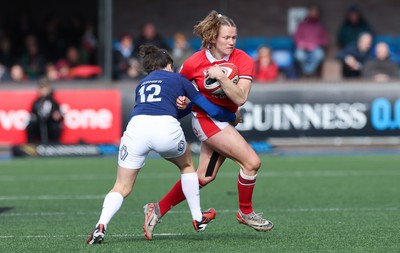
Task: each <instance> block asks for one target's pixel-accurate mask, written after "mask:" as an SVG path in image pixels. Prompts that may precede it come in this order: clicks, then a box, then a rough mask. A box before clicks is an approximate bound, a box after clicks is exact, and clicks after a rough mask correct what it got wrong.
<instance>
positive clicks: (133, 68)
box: [0, 5, 400, 83]
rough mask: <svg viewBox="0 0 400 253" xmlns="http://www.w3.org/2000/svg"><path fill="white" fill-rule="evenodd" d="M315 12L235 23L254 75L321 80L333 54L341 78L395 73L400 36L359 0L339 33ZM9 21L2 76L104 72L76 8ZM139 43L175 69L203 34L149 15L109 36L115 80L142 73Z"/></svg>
mask: <svg viewBox="0 0 400 253" xmlns="http://www.w3.org/2000/svg"><path fill="white" fill-rule="evenodd" d="M320 15H323V14H320V11H319V7H318V6H317V5H310V6H308V13H307V15H306V17H305V18H304V20H303V21H301V22H300V23H299V25H298V29H297V30H296V31H295V33H294V34H293V35H276V36H270V37H266V36H246V37H241V36H240V27H239V30H238V32H239V34H238V39H237V43H236V47H237V48H239V49H242V50H244V51H245V52H247V53H248V54H249V55H250V56H251V57H253V58H254V61H255V63H256V70H257V72H256V73H254V80H255V81H257V82H263V83H268V82H272V81H276V80H278V79H280V80H287V79H292V80H293V79H304V78H309V77H313V78H316V79H319V80H324V76H323V73H322V72H323V71H322V70H323V69H324V66H325V65H326V66H328V65H329V64H326V63H327V62H332V61H334V62H335V63H336V64H337V65H340V67H339V68H336V69H328V70H327V71H328V72H332V71H338V69H339V73H337V74H336V76H338V77H339V78H344V79H346V78H356V79H361V78H364V79H370V80H373V81H387V80H391V79H396V78H398V77H399V76H400V71H399V66H400V35H396V34H394V35H386V34H381V33H379V31H375V30H374V29H373V24H369V22H368V20H367V17H365V16H364V15H363V13H362V11H361V9H360V8H359V7H358V6H356V5H350V6H349V8H348V10H347V11H346V12H345V13H344V15H343V16H344V17H343V22H342V24H341V25H340V26H339V27H338V29H337V34H327V33H326V31H325V28H324V23H323V22H322V21H320V18H319V16H320ZM6 23H7V22H3V23H1V22H0V82H2V83H4V82H6V81H9V82H16V83H18V82H23V81H35V80H37V79H39V78H41V77H43V76H47V78H49V79H50V80H51V81H64V80H78V79H85V80H87V79H93V80H97V79H99V78H100V77H102V69H101V67H100V64H99V59H98V53H99V52H98V50H99V47H98V46H99V42H98V35H97V31H96V27H97V26H96V24H95V22H90V21H87V20H85V19H84V18H83V17H80V16H79V15H72V16H71V17H70V18H69V20H67V21H65V20H61V19H60V18H59V17H57V16H55V15H49V16H48V17H47V18H45V19H44V22H43V24H41V25H35V23H34V22H33V21H32V20H31V19H30V17H29V15H28V14H26V13H25V14H22V15H21V16H20V17H18V18H16V20H15V22H8V23H12V24H13V25H12V26H6V25H5V24H6ZM363 33H369V34H370V35H371V37H372V40H371V43H370V45H369V46H368V48H367V49H365V50H364V49H359V46H358V44H357V43H358V40H359V38H360V36H361V35H362V34H363ZM334 36H335V43H334V45H329V44H328V40H329V41H332V38H333V37H334ZM143 44H154V45H156V46H158V47H162V48H166V49H167V50H169V51H170V52H171V54H172V55H173V58H174V61H175V66H174V67H175V70H176V71H178V70H179V67H180V65H181V63H182V62H183V61H184V60H185V59H186V58H187V57H188V56H189V55H190V54H192V53H193V52H195V51H197V50H199V49H200V46H201V39H200V38H193V37H192V38H186V37H185V35H184V33H183V31H177V33H176V34H175V35H174V36H173V37H171V38H165V37H163V35H162V34H160V33H159V31H157V27H156V26H155V24H154V23H152V22H148V23H146V24H145V25H143V27H142V30H141V31H137V33H135V34H129V33H125V34H122V35H120V36H119V37H118V38H115V39H114V40H113V60H112V65H113V66H112V79H113V80H114V81H122V80H137V79H140V78H142V77H143V76H144V75H145V73H144V72H143V71H142V69H141V67H140V60H139V57H138V49H139V47H140V45H143ZM331 44H332V43H331ZM377 44H380V45H381V46H380V48H381V49H382V48H385V47H386V48H387V49H383V50H381V51H385V50H386V51H387V52H386V53H383V55H385V56H380V57H377V52H376V50H375V45H377ZM382 44H384V45H383V46H382ZM317 48H318V50H317V51H315V50H316V49H317ZM360 50H361V51H362V50H364V51H362V52H361V53H362V54H363V59H362V60H359V59H358V58H357V57H358V56H359V55H360ZM377 50H378V49H377ZM377 58H378V60H379V58H381V61H377ZM367 61H375V62H374V63H373V64H369V65H370V66H369V69H371V68H372V69H373V71H371V70H369V71H367V72H368V73H367V74H365V75H364V74H362V73H363V71H362V69H361V68H363V67H364V66H366V65H367ZM313 65H314V66H313ZM310 66H311V67H310ZM348 68H350V72H351V73H350V74H349V71H348ZM388 69H390V74H386V73H383V74H385V75H386V76H385V77H382V73H381V72H385V71H388ZM393 70H395V71H394V72H395V73H393ZM354 73H356V74H355V75H353V74H354ZM371 73H374V74H373V75H371Z"/></svg>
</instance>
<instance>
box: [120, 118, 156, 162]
mask: <svg viewBox="0 0 400 253" xmlns="http://www.w3.org/2000/svg"><path fill="white" fill-rule="evenodd" d="M149 152H150V147H149V137H148V132H147V128H146V125H145V124H143V122H139V121H138V119H136V117H134V118H133V119H132V120H131V121H130V122H129V124H128V126H127V127H126V130H125V132H124V134H123V136H122V137H121V142H120V145H119V155H118V165H119V166H121V167H123V168H129V169H138V168H141V167H143V166H144V162H145V160H146V157H147V155H148V153H149Z"/></svg>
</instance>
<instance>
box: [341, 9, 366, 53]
mask: <svg viewBox="0 0 400 253" xmlns="http://www.w3.org/2000/svg"><path fill="white" fill-rule="evenodd" d="M366 32H367V33H370V34H373V30H372V28H371V26H370V25H369V23H368V22H367V20H366V19H365V17H364V15H363V14H362V12H361V10H360V8H359V7H358V6H357V5H354V4H353V5H351V6H350V7H349V8H348V9H347V11H346V14H345V18H344V20H343V22H342V24H341V25H340V28H339V31H338V34H337V43H338V46H339V48H341V49H343V48H345V47H346V46H348V45H350V44H353V43H356V42H357V39H358V37H359V36H360V35H361V34H362V33H366Z"/></svg>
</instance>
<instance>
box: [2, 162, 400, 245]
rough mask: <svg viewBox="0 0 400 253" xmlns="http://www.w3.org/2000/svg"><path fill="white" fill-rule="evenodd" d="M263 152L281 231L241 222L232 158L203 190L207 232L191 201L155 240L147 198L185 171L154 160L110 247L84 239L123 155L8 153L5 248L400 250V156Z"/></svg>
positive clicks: (260, 194) (266, 184)
mask: <svg viewBox="0 0 400 253" xmlns="http://www.w3.org/2000/svg"><path fill="white" fill-rule="evenodd" d="M261 158H262V162H263V167H262V169H261V170H260V172H259V176H258V178H257V185H256V188H255V191H254V197H253V203H254V207H255V211H256V212H263V213H264V216H265V217H268V219H270V220H271V221H273V222H274V223H275V228H274V230H273V231H271V232H266V233H259V232H256V231H254V230H252V229H251V228H249V227H247V226H244V225H239V224H238V223H237V221H236V218H235V212H236V210H237V192H236V177H237V166H236V165H235V164H234V163H233V162H231V161H226V162H225V164H224V165H223V167H222V168H221V170H220V172H219V175H218V178H217V179H216V180H215V181H214V182H213V183H212V184H210V185H208V186H207V187H206V188H204V189H202V190H201V202H202V207H203V209H207V208H208V207H211V206H212V207H214V208H216V210H217V217H216V220H215V221H214V222H213V223H212V224H210V225H209V226H208V228H207V230H206V231H205V232H202V233H196V232H195V231H194V229H193V227H192V224H191V217H190V213H189V211H188V206H187V204H186V202H183V203H181V204H180V205H178V206H176V207H174V208H173V209H172V211H171V212H170V213H168V214H167V215H165V216H164V217H163V222H162V223H161V224H159V225H158V226H157V228H156V230H155V235H154V238H153V240H152V241H146V240H145V238H144V236H143V231H142V223H143V209H142V206H143V205H144V204H145V203H147V202H152V201H157V200H159V199H160V198H161V197H162V196H163V195H164V194H165V193H166V192H167V191H168V190H169V188H170V187H171V186H172V185H173V184H174V183H175V182H176V180H177V179H178V178H179V172H178V169H177V168H175V167H174V165H172V164H170V163H168V162H167V161H164V160H161V159H149V160H148V161H147V164H146V166H145V167H144V169H143V170H142V171H141V173H140V175H139V177H138V180H137V182H136V185H135V187H134V190H133V192H132V194H131V196H130V197H128V198H127V199H126V200H125V202H124V204H123V206H122V208H121V209H120V211H119V212H118V213H117V214H116V216H114V218H113V220H112V221H111V223H110V224H109V226H108V230H107V234H106V238H105V241H104V243H103V244H101V245H86V244H85V240H86V238H87V236H88V235H89V234H90V232H91V230H92V229H93V226H94V225H95V223H96V222H97V220H98V218H99V214H100V211H101V206H102V202H103V198H104V196H105V194H106V193H107V192H108V191H109V189H111V187H112V185H113V183H114V180H115V177H116V169H115V168H116V159H115V158H73V159H72V158H69V159H65V158H51V159H17V160H10V161H2V162H0V185H1V187H0V212H1V210H3V212H1V213H0V251H1V252H400V237H399V227H400V202H399V196H400V187H399V181H400V180H399V179H400V166H399V164H400V157H398V156H338V157H333V156H326V157H324V156H316V157H274V156H262V157H261ZM195 163H196V164H197V160H196V159H195ZM8 208H11V209H9V210H7V209H8Z"/></svg>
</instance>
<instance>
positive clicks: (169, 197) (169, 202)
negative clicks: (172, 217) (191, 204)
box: [158, 179, 203, 216]
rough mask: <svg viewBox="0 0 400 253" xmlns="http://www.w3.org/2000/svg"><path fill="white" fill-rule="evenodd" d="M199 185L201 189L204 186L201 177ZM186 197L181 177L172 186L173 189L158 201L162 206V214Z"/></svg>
mask: <svg viewBox="0 0 400 253" xmlns="http://www.w3.org/2000/svg"><path fill="white" fill-rule="evenodd" d="M199 187H200V189H201V188H202V187H203V184H202V183H201V182H200V179H199ZM185 199H186V197H185V195H184V194H183V191H182V182H181V180H180V179H179V181H178V182H176V184H175V185H174V186H173V187H172V188H171V190H170V191H169V192H168V193H167V194H166V195H165V196H164V197H163V198H162V199H161V200H160V201H159V202H158V206H159V207H160V213H161V216H164V214H166V213H167V212H168V211H169V210H171V208H172V207H174V206H176V205H177V204H179V203H181V202H182V201H184V200H185Z"/></svg>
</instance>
